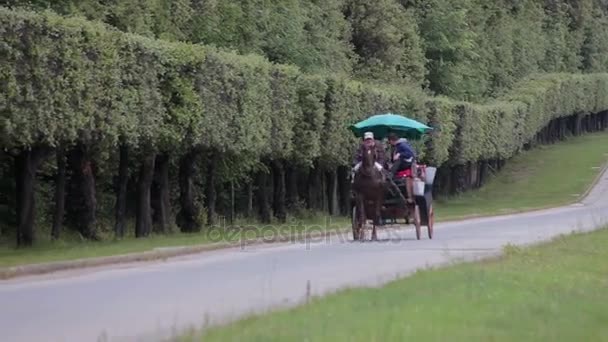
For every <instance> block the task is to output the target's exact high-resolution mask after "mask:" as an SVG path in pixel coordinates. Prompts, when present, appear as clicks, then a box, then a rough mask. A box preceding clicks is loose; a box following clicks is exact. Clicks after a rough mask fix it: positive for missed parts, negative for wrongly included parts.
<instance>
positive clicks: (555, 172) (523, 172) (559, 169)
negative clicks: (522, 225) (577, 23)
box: [0, 133, 608, 267]
mask: <svg viewBox="0 0 608 342" xmlns="http://www.w3.org/2000/svg"><path fill="white" fill-rule="evenodd" d="M607 153H608V133H596V134H588V135H585V136H581V137H576V138H571V139H569V140H568V141H566V142H562V143H559V144H555V145H550V146H540V147H537V148H536V149H534V150H532V151H528V152H525V153H523V154H521V155H519V156H517V157H515V158H514V159H513V160H511V161H509V162H508V163H507V166H506V167H505V168H504V169H503V170H502V171H501V172H500V173H499V174H498V175H497V176H496V177H494V178H493V179H491V180H490V181H489V182H488V183H487V184H486V185H485V186H484V187H483V188H482V189H479V190H477V191H473V192H469V193H466V194H463V195H461V196H458V197H454V198H449V199H447V200H442V201H438V202H437V203H436V215H437V220H438V221H442V220H448V219H457V218H463V217H470V216H477V215H493V214H503V213H511V212H518V211H525V210H530V209H537V208H545V207H550V206H558V205H562V204H567V203H570V202H572V201H575V200H577V199H578V197H577V195H580V194H582V193H583V192H584V191H585V190H586V189H587V188H588V187H589V185H590V184H591V182H592V181H593V180H594V178H595V177H596V176H597V174H598V172H599V171H600V170H599V169H593V168H592V167H597V166H602V165H603V164H604V163H605V162H606V161H607V160H608V155H607ZM325 220H326V219H325V218H317V219H310V220H301V221H300V222H297V225H298V226H299V228H294V224H293V223H291V224H287V225H273V226H272V229H262V231H266V232H271V231H273V232H275V233H276V232H281V234H282V235H283V236H284V235H286V234H288V233H289V232H290V231H294V230H301V229H303V227H308V228H309V229H310V227H311V226H314V227H316V228H314V229H315V230H319V229H328V228H330V229H339V228H344V229H350V228H349V227H350V221H349V219H348V218H332V219H331V221H330V222H329V223H327V222H325ZM246 226H248V227H250V226H253V224H251V223H249V224H246ZM258 231H259V227H258ZM66 233H67V232H66ZM249 236H251V235H249ZM239 237H240V236H239V235H238V234H231V235H230V236H228V237H226V239H225V240H231V241H234V240H237V239H238V238H239ZM40 240H41V241H40V242H39V243H38V244H37V245H36V246H35V247H33V248H30V249H24V250H16V249H14V248H13V247H12V243H13V241H14V239H10V240H6V239H5V240H4V243H2V242H0V267H8V266H15V265H22V264H29V263H40V262H51V261H60V260H73V259H80V258H91V257H100V256H109V255H117V254H125V253H132V252H142V251H149V250H152V249H154V248H157V247H169V246H181V245H197V244H207V243H212V242H217V238H210V236H209V233H199V234H171V235H168V236H154V237H150V238H148V239H135V238H132V237H129V238H126V239H123V240H121V241H114V240H108V241H103V242H83V241H81V240H80V239H78V238H75V237H67V238H66V239H64V240H63V241H56V242H51V241H44V240H43V239H40Z"/></svg>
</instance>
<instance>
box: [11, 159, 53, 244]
mask: <svg viewBox="0 0 608 342" xmlns="http://www.w3.org/2000/svg"><path fill="white" fill-rule="evenodd" d="M48 153H49V150H48V149H47V148H44V147H34V148H32V150H24V151H21V153H19V155H18V156H16V157H15V183H16V184H15V185H16V193H15V197H16V200H17V202H16V204H17V208H16V209H17V221H18V226H17V245H18V246H20V247H21V246H31V245H32V244H33V243H34V240H35V234H34V222H35V219H36V200H35V197H34V191H35V188H36V172H37V171H38V168H39V167H40V164H41V163H42V161H43V160H44V158H45V157H46V156H47V155H48Z"/></svg>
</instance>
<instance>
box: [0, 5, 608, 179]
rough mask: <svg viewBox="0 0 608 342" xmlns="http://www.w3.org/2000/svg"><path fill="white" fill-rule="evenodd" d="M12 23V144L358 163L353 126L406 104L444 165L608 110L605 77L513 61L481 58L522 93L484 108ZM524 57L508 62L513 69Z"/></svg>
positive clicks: (105, 33)
mask: <svg viewBox="0 0 608 342" xmlns="http://www.w3.org/2000/svg"><path fill="white" fill-rule="evenodd" d="M495 10H496V12H495V17H496V18H499V17H502V18H503V19H500V20H505V22H506V23H508V22H509V21H510V19H509V20H507V19H504V18H505V15H506V12H505V11H504V10H502V9H499V8H495ZM491 17H492V18H494V16H491ZM433 20H439V18H435V19H433ZM495 20H498V19H490V18H486V19H484V23H485V24H483V25H486V26H487V25H490V24H488V23H489V22H494V21H495ZM479 25H482V24H479ZM483 25H482V26H483ZM504 25H505V26H508V25H507V24H504ZM582 27H584V26H582ZM0 33H2V37H3V41H2V44H1V45H0V54H1V57H2V58H1V59H0V89H2V92H1V93H0V115H1V116H0V118H1V120H2V134H1V138H0V143H1V147H2V148H6V149H10V148H22V147H27V146H30V145H33V144H43V145H50V146H55V145H57V144H59V143H61V144H71V143H75V142H77V141H79V142H83V143H85V144H86V145H89V146H92V147H96V148H97V150H98V151H106V152H104V153H107V151H108V150H113V147H112V146H116V144H117V143H118V142H119V141H124V142H127V143H128V144H129V145H131V147H133V148H135V149H137V148H142V149H143V148H150V147H153V148H156V149H159V150H162V151H165V152H170V153H172V154H180V153H184V152H186V151H188V150H190V149H192V148H203V149H206V150H210V151H216V152H220V153H223V155H225V156H227V157H226V158H227V159H226V160H225V163H224V164H226V165H232V164H234V165H237V167H239V166H238V165H244V166H243V167H253V165H254V164H255V163H256V162H257V161H258V160H259V159H260V158H262V157H266V158H271V159H284V160H291V161H294V162H296V163H298V164H300V165H303V166H310V165H312V163H313V162H315V161H318V162H319V165H321V166H322V167H326V168H332V167H336V166H339V165H348V164H349V163H350V161H351V156H352V150H353V147H354V146H355V144H356V138H354V137H353V135H352V134H351V132H350V131H349V130H348V126H349V125H350V124H352V123H354V122H356V121H358V120H361V119H363V118H364V117H366V116H368V115H371V114H376V113H381V112H394V113H400V114H405V115H408V116H411V117H414V118H417V119H419V120H422V121H424V122H428V123H430V124H431V125H432V126H433V127H435V128H436V131H435V132H433V133H432V135H431V140H430V141H427V142H426V143H424V144H423V143H419V145H417V147H418V148H419V149H420V152H421V155H422V156H423V158H425V159H427V160H428V161H429V162H431V163H434V164H435V165H438V166H440V165H443V164H445V163H448V164H463V163H466V162H474V161H477V160H480V159H494V158H500V159H506V158H509V157H511V156H512V155H513V154H515V153H517V151H518V150H519V149H520V148H521V147H522V146H523V145H524V144H525V143H526V142H528V141H529V140H530V139H532V138H534V136H535V135H536V133H537V132H538V131H539V130H540V129H541V128H542V127H544V126H545V125H546V124H547V123H548V122H549V121H550V120H552V119H554V118H557V117H560V116H565V115H571V114H573V113H580V112H599V111H602V110H606V109H607V108H608V95H606V94H608V92H607V90H608V75H606V74H602V73H595V74H565V73H562V74H547V75H543V76H537V77H530V78H528V79H526V80H522V81H519V82H515V81H514V78H512V74H509V73H505V74H501V73H500V70H502V67H501V68H492V67H488V68H486V69H484V67H480V69H484V70H485V71H484V72H489V74H492V75H494V76H493V79H495V80H502V81H500V82H502V83H505V84H506V83H510V82H513V84H514V90H513V91H510V92H506V93H504V94H503V95H501V96H499V97H498V98H496V99H494V100H491V101H488V102H486V103H483V104H481V103H479V104H478V103H472V102H461V101H456V100H450V99H447V98H443V97H429V96H427V95H425V94H424V93H422V91H421V90H420V89H417V88H415V87H408V86H395V85H378V84H374V83H365V82H358V81H353V80H350V79H348V78H347V77H343V76H338V75H332V74H327V75H324V76H320V75H307V74H304V73H303V72H301V71H299V70H298V69H297V68H295V67H292V66H286V65H278V64H273V63H271V62H270V61H268V60H266V59H265V58H263V57H260V56H256V55H237V54H235V53H231V52H226V51H220V50H218V49H215V48H212V47H205V46H199V45H191V44H188V43H170V42H166V41H162V40H153V39H149V38H145V37H141V36H137V35H132V34H125V33H121V32H118V31H116V30H109V29H106V28H104V27H103V26H102V25H100V24H95V23H91V22H87V21H85V20H82V19H67V18H62V17H59V16H57V15H54V14H51V13H46V14H33V13H31V12H25V11H13V10H8V9H0ZM444 33H445V32H444ZM444 33H441V34H444ZM438 34H439V33H438ZM441 34H440V35H441ZM494 40H495V41H499V40H500V39H499V36H498V35H497V36H496V37H495V38H494ZM512 44H513V45H515V43H514V42H513V43H512ZM442 49H443V50H442ZM450 49H451V48H450V47H444V48H440V49H439V50H438V51H443V52H442V53H447V52H449V51H451V50H450ZM497 49H498V48H497ZM497 51H498V52H496V53H495V54H494V55H500V50H497ZM587 56H594V55H593V54H592V53H589V54H588V55H587ZM595 56H597V55H595ZM594 58H595V60H598V58H599V57H594ZM514 60H515V59H513V60H511V59H510V58H506V59H500V58H498V59H496V61H497V63H498V62H500V63H503V65H505V68H508V67H509V66H511V67H512V66H513V63H514ZM589 60H591V59H589ZM456 61H457V60H456ZM593 63H597V62H593ZM598 67H599V66H598ZM510 70H514V69H513V68H511V69H510ZM500 82H499V83H500ZM100 153H101V152H100ZM102 154H103V153H102ZM103 158H105V159H107V158H109V157H108V156H107V155H105V154H104V155H103ZM222 165H223V164H222ZM222 167H224V166H222ZM226 168H229V166H226Z"/></svg>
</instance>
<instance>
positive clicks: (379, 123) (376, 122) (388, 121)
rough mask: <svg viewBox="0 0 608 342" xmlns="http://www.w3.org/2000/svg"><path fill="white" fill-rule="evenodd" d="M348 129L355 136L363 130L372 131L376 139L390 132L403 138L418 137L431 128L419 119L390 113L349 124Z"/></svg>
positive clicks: (359, 134)
mask: <svg viewBox="0 0 608 342" xmlns="http://www.w3.org/2000/svg"><path fill="white" fill-rule="evenodd" d="M350 129H351V131H353V133H355V135H356V136H357V137H362V136H363V134H364V133H365V132H372V133H374V138H376V139H383V138H385V137H386V136H388V134H389V133H391V132H394V133H396V134H397V135H399V136H401V137H404V138H408V139H418V138H420V137H421V136H422V135H423V134H426V133H428V132H430V131H431V130H432V128H431V127H429V126H427V125H425V124H423V123H421V122H419V121H416V120H412V119H409V118H406V117H405V116H402V115H397V114H392V113H388V114H379V115H374V116H371V117H369V118H367V119H365V120H363V121H360V122H358V123H356V124H354V125H351V126H350Z"/></svg>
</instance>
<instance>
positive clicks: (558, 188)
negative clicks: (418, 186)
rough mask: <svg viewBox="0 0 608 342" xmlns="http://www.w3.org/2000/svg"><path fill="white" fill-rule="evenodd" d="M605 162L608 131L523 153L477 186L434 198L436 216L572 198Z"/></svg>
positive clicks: (492, 211)
mask: <svg viewBox="0 0 608 342" xmlns="http://www.w3.org/2000/svg"><path fill="white" fill-rule="evenodd" d="M607 161H608V133H606V132H602V133H596V134H589V135H584V136H580V137H575V138H571V139H569V140H567V141H565V142H561V143H558V144H554V145H546V146H539V147H537V148H535V149H533V150H530V151H527V152H523V153H522V154H520V155H518V156H516V157H515V158H513V159H512V160H510V161H509V162H508V163H507V164H506V166H505V167H504V168H503V169H502V170H501V171H500V172H499V173H498V174H497V176H495V177H493V178H492V179H490V180H489V181H488V182H487V183H486V184H485V185H484V186H483V187H482V188H481V189H479V190H476V191H471V192H468V193H464V194H462V195H460V196H457V197H452V198H448V199H445V200H440V201H437V203H436V218H437V220H438V221H444V220H451V219H459V218H464V217H471V216H481V215H497V214H507V213H515V212H521V211H528V210H534V209H543V208H547V207H555V206H560V205H565V204H569V203H572V202H574V201H576V200H578V199H579V198H580V196H582V195H583V194H584V193H585V191H586V190H587V189H588V188H589V186H590V185H591V183H592V182H593V180H594V179H595V178H596V177H597V175H598V174H599V172H600V170H599V169H597V168H596V169H594V167H602V166H603V165H604V164H605V163H606V162H607Z"/></svg>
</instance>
